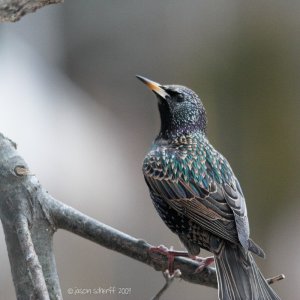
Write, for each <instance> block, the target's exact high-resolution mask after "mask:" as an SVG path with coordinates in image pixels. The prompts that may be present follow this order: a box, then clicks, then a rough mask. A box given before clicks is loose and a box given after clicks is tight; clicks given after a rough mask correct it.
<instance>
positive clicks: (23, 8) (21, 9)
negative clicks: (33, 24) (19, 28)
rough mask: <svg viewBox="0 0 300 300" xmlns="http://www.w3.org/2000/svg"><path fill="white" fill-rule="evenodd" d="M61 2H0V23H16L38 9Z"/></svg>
mask: <svg viewBox="0 0 300 300" xmlns="http://www.w3.org/2000/svg"><path fill="white" fill-rule="evenodd" d="M61 2H63V0H0V22H16V21H18V20H20V18H21V17H22V16H24V15H26V14H28V13H32V12H35V11H36V10H37V9H38V8H42V7H43V6H45V5H49V4H55V3H61Z"/></svg>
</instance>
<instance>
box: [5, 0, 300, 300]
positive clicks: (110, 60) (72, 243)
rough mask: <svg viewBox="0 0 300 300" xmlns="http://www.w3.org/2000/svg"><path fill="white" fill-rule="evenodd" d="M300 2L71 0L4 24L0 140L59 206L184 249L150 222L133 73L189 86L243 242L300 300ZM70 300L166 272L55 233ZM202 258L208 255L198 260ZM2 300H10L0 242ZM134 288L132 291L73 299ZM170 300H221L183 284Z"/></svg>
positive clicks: (149, 283)
mask: <svg viewBox="0 0 300 300" xmlns="http://www.w3.org/2000/svg"><path fill="white" fill-rule="evenodd" d="M299 11H300V2H299V1H293V0H287V1H279V0H273V1H258V0H255V1H251V2H250V1H248V2H245V1H209V0H202V1H198V0H189V1H179V0H169V1H124V0H123V1H121V0H114V1H92V0H90V1H79V0H73V1H66V2H65V3H64V4H62V5H56V6H50V7H47V8H43V9H41V10H39V11H37V12H36V13H34V14H30V15H28V16H25V17H24V18H22V19H21V21H19V22H17V23H15V24H1V25H0V104H1V106H0V107H1V109H0V131H1V132H2V133H4V134H5V135H7V136H8V137H10V138H11V139H13V140H14V141H16V142H17V143H18V145H19V152H20V153H21V155H22V156H23V157H24V158H25V159H26V161H27V162H28V164H29V165H30V166H31V169H32V170H33V172H34V173H35V174H36V175H37V177H38V178H39V179H40V181H41V183H42V184H43V186H44V187H45V188H46V189H47V190H49V192H50V193H51V194H52V195H53V196H54V197H56V198H58V199H60V200H62V201H64V202H65V203H67V204H69V205H72V206H73V207H75V208H77V209H79V210H81V211H83V212H84V213H86V214H88V215H90V216H92V217H94V218H96V219H98V220H100V221H102V222H104V223H106V224H108V225H111V226H113V227H115V228H117V229H120V230H122V231H124V232H126V233H128V234H131V235H133V236H135V237H139V238H143V239H145V240H147V241H148V242H149V243H151V244H165V245H167V246H170V245H173V246H174V247H175V248H177V249H180V248H181V245H180V243H179V241H178V239H177V237H176V236H175V235H173V234H172V233H171V232H170V231H169V230H168V229H167V228H166V227H165V225H164V224H163V223H162V221H161V220H160V219H159V217H158V215H157V214H156V212H155V210H154V208H153V206H152V203H151V200H150V198H149V196H148V190H147V188H146V185H145V184H144V180H143V176H142V172H141V163H142V160H143V157H144V155H145V154H146V152H147V150H148V148H149V146H150V143H151V141H152V139H153V138H154V136H155V134H156V133H157V131H158V129H159V119H158V112H157V104H156V100H155V97H154V96H153V95H152V94H151V93H150V92H149V91H148V90H146V89H145V87H144V86H143V85H142V84H141V83H140V82H138V81H137V80H136V79H135V77H134V75H135V74H141V75H144V76H148V77H149V78H151V79H153V80H155V81H159V82H161V83H180V84H183V85H187V86H189V87H191V88H192V89H194V90H195V91H196V92H197V93H198V94H199V96H200V97H201V99H202V101H203V102H204V104H205V106H206V108H207V111H208V118H209V138H210V141H211V142H212V143H213V144H214V145H215V147H216V148H217V149H218V150H219V151H221V152H222V153H223V154H224V155H225V156H226V157H227V158H228V160H229V161H230V162H231V165H232V167H233V169H234V170H235V173H236V175H237V176H238V178H239V179H240V182H241V185H242V187H243V189H244V193H245V195H246V200H247V205H248V211H249V218H250V225H251V236H252V238H253V239H254V240H255V241H256V242H257V243H258V244H260V245H261V246H262V247H263V248H264V249H265V251H266V253H267V259H266V260H261V259H259V258H257V262H258V263H259V265H260V266H261V269H262V271H263V273H264V274H265V275H266V277H269V276H273V275H276V274H279V273H285V274H286V276H287V279H286V280H285V281H282V282H279V283H276V284H275V285H274V288H275V289H276V290H277V292H278V293H279V294H280V296H281V297H282V299H287V300H288V299H299V293H300V285H299V278H300V269H299V268H300V260H299V257H298V255H299V247H300V235H299V229H300V218H299V215H300V202H299V195H300V188H299V178H300V172H299V169H300V159H299V152H300V141H299V136H300V129H299V121H300V118H299V114H300V101H299V96H300V84H299V75H300V68H299V64H300V61H299V53H300V18H299ZM55 252H56V258H57V265H58V271H59V276H60V280H61V287H62V292H63V295H64V299H90V300H92V299H149V298H150V297H151V296H153V295H154V294H155V293H156V292H157V291H158V290H159V289H160V288H161V286H162V285H163V283H164V280H163V277H162V275H161V274H160V273H158V272H155V271H154V270H153V269H151V268H150V267H148V266H146V265H143V264H141V263H138V262H135V261H133V260H131V259H129V258H127V257H125V256H122V255H120V254H117V253H114V252H111V251H108V250H106V249H104V248H102V247H99V246H97V245H95V244H92V243H91V242H89V241H86V240H83V239H81V238H79V237H77V236H74V235H71V234H69V233H66V232H63V231H59V232H58V233H57V234H56V235H55ZM202 254H203V255H206V254H207V253H204V252H203V253H202ZM0 265H1V272H0V298H1V299H6V300H10V299H14V298H15V294H14V289H13V284H12V280H11V275H10V267H9V263H8V258H7V251H6V246H5V241H4V236H3V233H2V232H1V234H0ZM110 286H115V287H128V288H131V294H130V295H128V296H125V295H124V296H120V295H102V296H99V295H77V296H74V295H68V293H67V289H68V288H74V289H75V288H98V287H103V288H109V287H110ZM164 299H204V300H212V299H217V291H216V290H214V289H210V288H206V287H203V286H198V285H193V284H189V283H186V282H184V281H178V282H176V283H175V284H173V285H172V286H171V288H170V289H169V290H168V291H167V293H166V294H165V296H164Z"/></svg>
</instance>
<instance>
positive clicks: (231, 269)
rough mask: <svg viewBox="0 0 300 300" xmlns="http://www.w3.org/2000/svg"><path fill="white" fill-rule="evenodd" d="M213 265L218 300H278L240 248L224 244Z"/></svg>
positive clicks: (254, 264) (246, 253)
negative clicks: (214, 265) (215, 273)
mask: <svg viewBox="0 0 300 300" xmlns="http://www.w3.org/2000/svg"><path fill="white" fill-rule="evenodd" d="M215 263H216V268H217V278H218V285H219V299H220V300H280V298H279V297H278V296H277V294H276V293H275V292H274V291H273V290H272V288H271V287H270V285H269V284H268V283H267V281H266V280H265V278H264V277H263V275H262V274H261V272H260V270H259V268H258V266H257V265H256V263H255V261H254V259H253V257H252V255H251V253H250V252H249V251H246V250H244V249H243V248H242V247H241V246H236V245H232V244H229V243H226V242H225V243H224V246H223V247H222V249H221V251H220V253H219V254H218V255H216V256H215Z"/></svg>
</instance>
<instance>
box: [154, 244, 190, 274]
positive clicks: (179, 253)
mask: <svg viewBox="0 0 300 300" xmlns="http://www.w3.org/2000/svg"><path fill="white" fill-rule="evenodd" d="M149 252H150V253H160V254H162V255H165V256H167V258H168V269H167V270H168V271H169V273H170V275H173V273H174V259H175V257H176V256H181V257H190V255H189V253H188V252H185V251H175V250H173V247H171V248H170V249H168V248H167V247H166V246H164V245H160V246H158V247H151V248H150V250H149Z"/></svg>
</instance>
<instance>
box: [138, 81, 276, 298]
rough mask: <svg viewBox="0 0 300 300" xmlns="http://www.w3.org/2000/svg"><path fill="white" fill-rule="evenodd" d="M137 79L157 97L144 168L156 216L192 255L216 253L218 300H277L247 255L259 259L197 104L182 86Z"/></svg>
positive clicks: (235, 185) (236, 188) (240, 198)
mask: <svg viewBox="0 0 300 300" xmlns="http://www.w3.org/2000/svg"><path fill="white" fill-rule="evenodd" d="M139 79H141V80H142V81H143V82H144V83H145V84H146V85H147V86H148V87H149V88H150V89H151V90H153V91H154V92H155V94H156V95H157V98H158V106H159V112H160V117H161V129H160V132H159V134H158V136H157V137H156V139H155V140H154V142H153V144H152V146H151V149H150V151H149V153H148V154H147V155H146V157H145V160H144V163H143V173H144V177H145V180H146V183H147V185H148V187H149V191H150V196H151V198H152V201H153V203H154V206H155V208H156V210H157V211H158V213H159V215H160V217H161V218H162V220H163V221H164V223H165V224H166V225H167V226H168V227H169V228H170V229H171V230H172V231H173V232H174V233H176V234H177V235H178V236H179V238H180V240H181V241H182V242H183V244H184V245H185V247H186V248H187V250H188V251H189V253H190V254H191V255H197V254H198V253H199V252H200V249H201V248H203V249H206V250H208V251H211V252H212V253H213V254H214V255H215V262H216V267H217V274H218V275H217V276H218V282H219V285H220V288H219V299H223V300H225V299H226V300H231V299H235V300H237V299H242V300H245V299H250V300H262V299H267V300H268V299H269V300H273V299H277V300H278V299H279V297H278V296H277V295H276V294H275V292H274V291H273V290H272V289H271V288H270V287H269V285H268V284H267V283H266V281H265V279H264V277H263V276H262V275H261V273H260V271H259V269H258V267H257V266H256V264H255V262H254V260H253V258H252V256H251V254H250V253H249V251H251V252H253V253H255V254H257V255H259V256H262V257H264V252H263V250H262V249H261V248H260V247H259V246H257V245H256V244H255V243H254V242H253V241H252V240H251V239H250V238H249V223H248V217H247V209H246V204H245V199H244V195H243V192H242V190H241V187H240V184H239V182H238V180H237V178H236V177H235V175H234V173H233V171H232V169H231V167H230V165H229V163H228V162H227V160H226V159H225V158H224V157H223V156H222V155H221V154H220V153H219V152H218V151H216V150H215V149H214V147H213V146H212V145H211V144H210V143H209V141H208V139H207V137H206V126H207V118H206V112H205V109H204V106H203V104H202V102H201V100H200V99H199V97H198V96H197V95H196V94H195V93H194V92H193V91H192V90H190V89H188V88H186V87H183V86H178V85H160V84H158V83H155V82H153V81H150V80H148V79H146V78H144V77H139ZM245 266H246V267H245Z"/></svg>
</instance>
